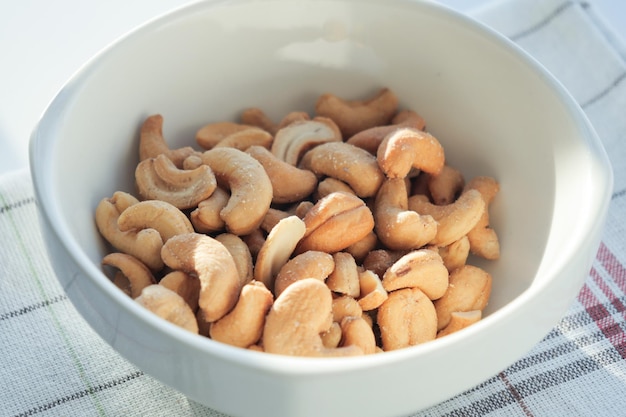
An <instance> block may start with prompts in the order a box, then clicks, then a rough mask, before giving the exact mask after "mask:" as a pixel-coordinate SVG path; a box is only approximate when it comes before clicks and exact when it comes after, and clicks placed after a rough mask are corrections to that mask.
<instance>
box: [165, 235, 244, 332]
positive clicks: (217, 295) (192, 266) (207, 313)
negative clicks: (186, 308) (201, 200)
mask: <svg viewBox="0 0 626 417" xmlns="http://www.w3.org/2000/svg"><path fill="white" fill-rule="evenodd" d="M161 257H162V258H163V262H165V264H166V265H167V266H169V267H170V268H172V269H177V270H181V271H184V272H186V273H188V274H191V275H195V276H197V277H198V279H199V280H200V296H199V298H198V305H199V307H200V309H201V310H202V313H203V315H204V319H205V320H206V321H207V322H210V323H211V322H214V321H217V320H219V319H220V318H222V317H223V316H225V315H226V314H227V313H228V312H229V311H230V310H231V309H232V308H233V307H234V306H235V303H236V302H237V298H238V297H239V292H240V290H241V279H240V278H239V273H238V271H237V265H236V264H235V261H234V260H233V257H232V255H231V254H230V252H228V249H226V247H225V246H224V245H223V244H222V243H220V242H218V241H217V240H215V239H213V238H211V237H209V236H207V235H202V234H198V233H187V234H184V235H177V236H174V237H172V238H171V239H169V240H168V241H167V242H165V244H164V245H163V249H162V250H161Z"/></svg>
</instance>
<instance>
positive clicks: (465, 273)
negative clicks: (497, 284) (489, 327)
mask: <svg viewBox="0 0 626 417" xmlns="http://www.w3.org/2000/svg"><path fill="white" fill-rule="evenodd" d="M449 281H450V285H449V286H448V290H447V291H446V293H445V294H444V295H443V297H441V298H439V299H438V300H435V302H434V304H435V309H436V311H437V330H441V329H443V328H444V327H446V326H447V325H448V323H450V319H451V316H452V313H454V312H463V311H472V310H481V311H482V310H483V309H484V308H485V307H486V306H487V301H488V300H489V295H490V294H491V281H492V279H491V275H490V274H489V273H488V272H487V271H485V270H483V269H481V268H479V267H476V266H473V265H465V266H463V267H462V268H459V269H455V270H454V271H452V273H451V274H450V278H449Z"/></svg>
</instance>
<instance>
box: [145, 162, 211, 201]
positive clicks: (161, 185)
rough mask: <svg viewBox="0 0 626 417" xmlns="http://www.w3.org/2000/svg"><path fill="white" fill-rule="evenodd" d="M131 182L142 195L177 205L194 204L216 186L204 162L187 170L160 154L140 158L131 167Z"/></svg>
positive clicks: (209, 169) (204, 197)
mask: <svg viewBox="0 0 626 417" xmlns="http://www.w3.org/2000/svg"><path fill="white" fill-rule="evenodd" d="M135 182H136V183H137V190H138V191H139V194H141V196H142V197H143V198H144V199H146V200H161V201H167V202H168V203H170V204H173V205H174V206H176V207H178V208H179V209H187V208H191V207H195V206H197V205H198V203H199V202H200V201H202V200H204V199H206V198H208V197H209V196H210V195H211V194H212V193H213V191H214V190H215V187H216V186H217V183H216V181H215V176H214V175H213V172H212V171H211V168H209V167H208V166H206V165H201V166H199V167H198V168H196V169H194V170H191V171H188V170H183V169H178V168H177V167H176V166H175V165H174V163H173V162H172V161H170V160H169V159H168V158H167V157H166V156H165V155H163V154H161V155H159V156H157V157H155V158H149V159H145V160H143V161H141V162H140V163H139V164H138V165H137V168H136V169H135Z"/></svg>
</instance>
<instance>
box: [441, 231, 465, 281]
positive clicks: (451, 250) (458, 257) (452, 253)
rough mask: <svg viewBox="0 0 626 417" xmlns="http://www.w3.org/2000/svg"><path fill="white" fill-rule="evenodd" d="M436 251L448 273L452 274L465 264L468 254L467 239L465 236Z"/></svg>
mask: <svg viewBox="0 0 626 417" xmlns="http://www.w3.org/2000/svg"><path fill="white" fill-rule="evenodd" d="M437 250H438V251H439V255H440V256H441V259H443V264H444V265H445V266H446V269H447V270H448V272H452V271H454V270H455V269H457V268H460V267H462V266H463V265H465V263H466V262H467V257H468V256H469V253H470V243H469V239H468V237H467V236H463V237H462V238H461V239H459V240H457V241H456V242H452V243H450V244H449V245H448V246H441V247H439V248H438V249H437Z"/></svg>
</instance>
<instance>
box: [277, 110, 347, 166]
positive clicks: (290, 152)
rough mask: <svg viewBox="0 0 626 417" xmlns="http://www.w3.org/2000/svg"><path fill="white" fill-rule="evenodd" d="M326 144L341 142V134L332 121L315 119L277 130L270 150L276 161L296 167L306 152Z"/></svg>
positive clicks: (294, 123)
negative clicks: (279, 160)
mask: <svg viewBox="0 0 626 417" xmlns="http://www.w3.org/2000/svg"><path fill="white" fill-rule="evenodd" d="M327 142H341V132H340V131H339V128H338V127H337V125H336V124H335V122H334V121H333V120H331V119H328V118H326V117H316V118H314V119H313V120H300V121H295V122H292V123H290V124H288V125H286V126H285V127H283V128H281V129H280V130H278V132H276V135H275V136H274V142H273V143H272V148H271V150H272V153H273V154H274V155H276V157H277V158H278V159H281V160H283V161H285V162H287V163H288V164H291V165H293V166H297V165H298V162H299V161H300V158H301V157H302V155H304V153H305V152H306V151H308V150H309V149H311V148H313V147H314V146H317V145H320V144H322V143H327Z"/></svg>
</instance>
